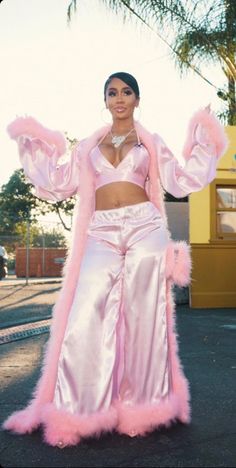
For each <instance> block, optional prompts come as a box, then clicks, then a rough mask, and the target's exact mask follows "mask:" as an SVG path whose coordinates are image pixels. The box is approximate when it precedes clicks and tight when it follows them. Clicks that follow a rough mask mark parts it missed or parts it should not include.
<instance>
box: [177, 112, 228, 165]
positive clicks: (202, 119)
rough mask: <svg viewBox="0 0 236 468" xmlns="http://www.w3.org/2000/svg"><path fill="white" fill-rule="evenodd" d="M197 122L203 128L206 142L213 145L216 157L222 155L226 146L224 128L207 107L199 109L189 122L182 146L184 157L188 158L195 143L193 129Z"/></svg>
mask: <svg viewBox="0 0 236 468" xmlns="http://www.w3.org/2000/svg"><path fill="white" fill-rule="evenodd" d="M198 124H201V125H202V127H203V128H204V129H205V131H206V138H207V142H208V143H210V144H214V145H215V148H216V156H217V157H218V158H219V157H220V156H222V154H223V153H224V152H225V151H226V149H227V146H228V138H227V135H226V132H225V129H224V127H223V125H221V123H220V122H219V120H218V119H217V118H216V116H215V115H214V114H212V113H210V112H209V110H207V109H200V110H199V111H197V112H196V113H195V114H194V115H193V117H192V119H191V120H190V122H189V126H188V132H187V135H188V136H187V140H186V142H185V145H184V148H183V156H184V158H185V159H189V157H190V155H191V151H192V149H193V146H194V145H195V144H196V141H195V140H196V139H195V131H196V128H197V125H198Z"/></svg>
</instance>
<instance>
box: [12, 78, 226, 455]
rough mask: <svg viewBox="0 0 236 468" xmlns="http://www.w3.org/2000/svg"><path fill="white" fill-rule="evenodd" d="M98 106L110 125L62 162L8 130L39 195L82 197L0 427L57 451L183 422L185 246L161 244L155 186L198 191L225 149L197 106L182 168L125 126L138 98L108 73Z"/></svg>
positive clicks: (28, 127) (34, 132)
mask: <svg viewBox="0 0 236 468" xmlns="http://www.w3.org/2000/svg"><path fill="white" fill-rule="evenodd" d="M104 99H105V104H106V107H107V108H108V109H109V111H110V113H111V116H112V125H111V126H106V127H105V128H102V129H100V130H98V131H97V132H96V133H95V134H93V135H92V136H91V137H89V138H87V139H86V140H83V141H82V142H80V143H79V144H78V145H77V146H76V148H75V149H74V151H73V153H72V156H71V159H70V161H67V162H64V163H63V164H60V163H59V158H60V156H61V155H62V154H63V153H64V151H65V141H64V138H63V136H62V135H61V134H60V133H58V132H53V131H51V130H48V129H45V128H44V127H43V126H42V125H40V124H39V123H38V122H37V121H35V120H34V119H32V118H31V117H26V118H18V119H16V120H15V121H14V122H13V123H11V124H10V125H9V127H8V131H9V134H10V136H11V137H12V138H14V139H16V140H17V141H18V145H19V152H20V157H21V161H22V164H23V167H24V170H25V173H26V175H27V176H28V177H29V178H30V180H31V181H32V183H33V184H34V185H35V187H36V195H37V196H38V197H41V198H45V199H47V200H51V201H57V200H63V199H65V198H67V197H70V196H72V195H74V194H75V193H77V192H79V193H80V198H79V203H78V204H77V207H76V213H75V216H74V234H73V242H72V247H71V250H70V254H69V256H68V258H67V262H66V267H65V277H64V281H63V286H62V289H61V293H60V296H59V299H58V301H57V303H56V305H55V307H54V313H53V321H52V327H51V336H50V340H49V344H48V347H47V352H46V356H45V365H44V369H43V372H42V376H41V378H40V380H39V382H38V385H37V387H36V390H35V393H34V398H33V399H32V401H31V402H30V404H29V405H28V406H27V408H26V409H24V410H21V411H17V412H16V413H14V414H13V415H12V416H10V417H9V418H8V420H7V421H6V422H5V423H4V427H5V428H6V429H10V430H13V431H15V432H17V433H25V432H31V431H33V430H34V429H36V428H37V427H38V426H39V425H40V424H42V425H43V426H44V435H45V440H46V442H47V443H49V444H51V445H58V446H59V447H64V446H65V445H75V444H77V443H78V442H79V440H80V439H81V438H83V437H88V436H92V435H98V434H100V433H102V432H103V431H111V430H113V429H115V430H117V431H118V432H120V433H125V434H128V435H129V436H131V437H132V436H136V435H143V434H145V433H147V432H149V431H152V430H154V429H155V428H157V427H159V426H161V425H169V424H170V422H171V421H174V420H179V421H182V422H184V423H188V422H189V421H190V408H189V391H188V383H187V381H186V378H185V376H184V374H183V371H182V368H181V364H180V362H179V358H178V352H177V351H178V350H177V342H176V336H175V330H174V311H173V304H172V299H171V286H172V284H173V282H176V283H177V284H179V285H185V284H187V283H188V280H189V270H190V259H189V255H188V247H187V246H186V245H185V244H184V243H173V242H171V240H170V236H169V233H168V229H167V223H166V216H165V210H164V204H163V199H162V192H161V186H163V187H164V189H165V190H167V191H168V192H170V193H172V194H173V195H174V196H175V197H183V196H186V195H187V194H189V193H190V192H194V191H198V190H201V189H202V188H203V187H204V186H206V185H207V184H208V183H209V182H211V181H212V180H213V178H214V176H215V171H216V163H217V159H218V158H219V157H220V156H221V155H222V154H223V152H224V150H225V148H226V145H227V140H226V136H225V134H224V130H223V128H222V127H221V125H220V124H219V122H218V121H217V119H216V118H215V117H214V116H213V115H212V114H211V113H210V111H209V109H204V110H200V111H199V112H197V113H196V114H195V116H194V117H193V119H192V120H191V122H190V126H189V131H188V138H187V141H186V144H185V147H184V156H185V159H186V164H185V166H184V167H181V166H180V165H179V163H178V161H177V160H176V159H175V158H174V157H173V155H172V154H171V152H170V151H169V149H168V148H167V147H166V145H165V143H164V142H163V141H162V139H161V138H160V137H159V136H158V135H151V134H150V133H149V132H148V131H147V130H145V129H144V128H143V127H142V126H141V125H140V124H139V123H137V122H135V121H134V117H133V113H134V110H135V107H138V105H139V100H140V96H139V87H138V83H137V81H136V79H135V78H134V77H133V76H132V75H130V74H128V73H124V72H119V73H114V74H113V75H111V76H110V77H109V78H108V79H107V81H106V83H105V87H104ZM77 211H79V215H78V214H77Z"/></svg>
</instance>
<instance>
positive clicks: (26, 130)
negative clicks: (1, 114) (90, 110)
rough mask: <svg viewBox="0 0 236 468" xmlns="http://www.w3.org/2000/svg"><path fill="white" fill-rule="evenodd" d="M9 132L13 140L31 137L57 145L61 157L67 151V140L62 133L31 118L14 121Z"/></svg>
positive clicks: (8, 128) (19, 118)
mask: <svg viewBox="0 0 236 468" xmlns="http://www.w3.org/2000/svg"><path fill="white" fill-rule="evenodd" d="M7 132H8V134H9V136H10V137H11V138H12V139H13V140H15V139H17V138H18V137H19V136H21V135H28V136H29V137H33V138H39V139H41V140H44V141H45V142H46V143H48V144H50V145H51V144H52V145H55V146H56V148H57V150H58V154H59V155H60V156H61V155H63V154H64V153H65V151H66V139H65V137H64V135H63V134H62V133H61V132H59V131H56V130H50V129H48V128H46V127H44V126H43V125H42V124H41V123H39V122H38V121H37V120H36V119H34V118H33V117H30V116H29V117H18V118H17V119H15V120H13V122H11V123H10V124H9V125H8V127H7Z"/></svg>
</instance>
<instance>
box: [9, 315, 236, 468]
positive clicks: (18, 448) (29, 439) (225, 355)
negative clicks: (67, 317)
mask: <svg viewBox="0 0 236 468" xmlns="http://www.w3.org/2000/svg"><path fill="white" fill-rule="evenodd" d="M177 317H178V332H179V336H180V340H179V341H180V355H181V359H182V363H183V366H184V370H185V374H186V376H187V378H188V379H189V381H190V389H191V395H192V422H191V424H190V425H188V426H185V425H182V424H176V425H173V426H172V427H170V428H169V429H162V430H160V431H155V432H153V433H152V434H149V435H147V436H146V437H142V438H129V437H127V436H120V435H118V434H115V433H112V434H109V435H104V436H103V437H101V438H100V439H98V440H96V439H90V440H84V441H83V442H82V443H81V444H79V445H78V446H76V447H67V448H65V449H63V450H60V449H59V448H53V447H50V446H48V445H46V444H45V443H44V442H43V439H42V433H41V431H36V432H34V433H33V434H31V435H23V436H17V435H13V434H11V433H8V432H5V431H2V432H1V433H0V463H1V466H2V467H4V468H8V467H14V468H17V467H26V468H28V467H43V468H44V467H52V468H53V467H63V468H65V467H76V468H78V467H222V466H224V467H236V444H235V432H236V422H235V414H236V399H235V374H236V347H235V330H236V310H235V309H189V308H188V307H187V306H179V307H178V308H177ZM47 339H48V333H42V334H40V335H37V336H33V337H29V338H27V339H21V340H18V341H13V342H11V343H7V344H3V345H1V346H0V353H1V362H0V409H1V416H0V422H1V423H2V422H3V421H4V420H5V418H6V417H7V416H8V415H9V414H11V413H12V412H13V411H14V410H16V409H19V408H21V407H23V406H24V405H25V404H26V403H27V402H28V401H29V399H30V398H31V393H32V390H33V388H34V386H35V383H36V381H37V379H38V376H39V372H40V365H41V359H42V354H43V348H44V345H45V343H46V341H47Z"/></svg>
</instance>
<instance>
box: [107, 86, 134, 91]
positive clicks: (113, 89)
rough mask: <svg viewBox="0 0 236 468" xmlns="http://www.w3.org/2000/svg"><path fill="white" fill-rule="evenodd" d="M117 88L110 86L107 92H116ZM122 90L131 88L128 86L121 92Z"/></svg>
mask: <svg viewBox="0 0 236 468" xmlns="http://www.w3.org/2000/svg"><path fill="white" fill-rule="evenodd" d="M117 89H118V88H114V87H113V86H111V87H110V88H109V87H108V89H107V91H111V90H112V91H117ZM124 89H131V90H132V88H131V87H130V86H124V88H121V90H122V91H123V90H124Z"/></svg>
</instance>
